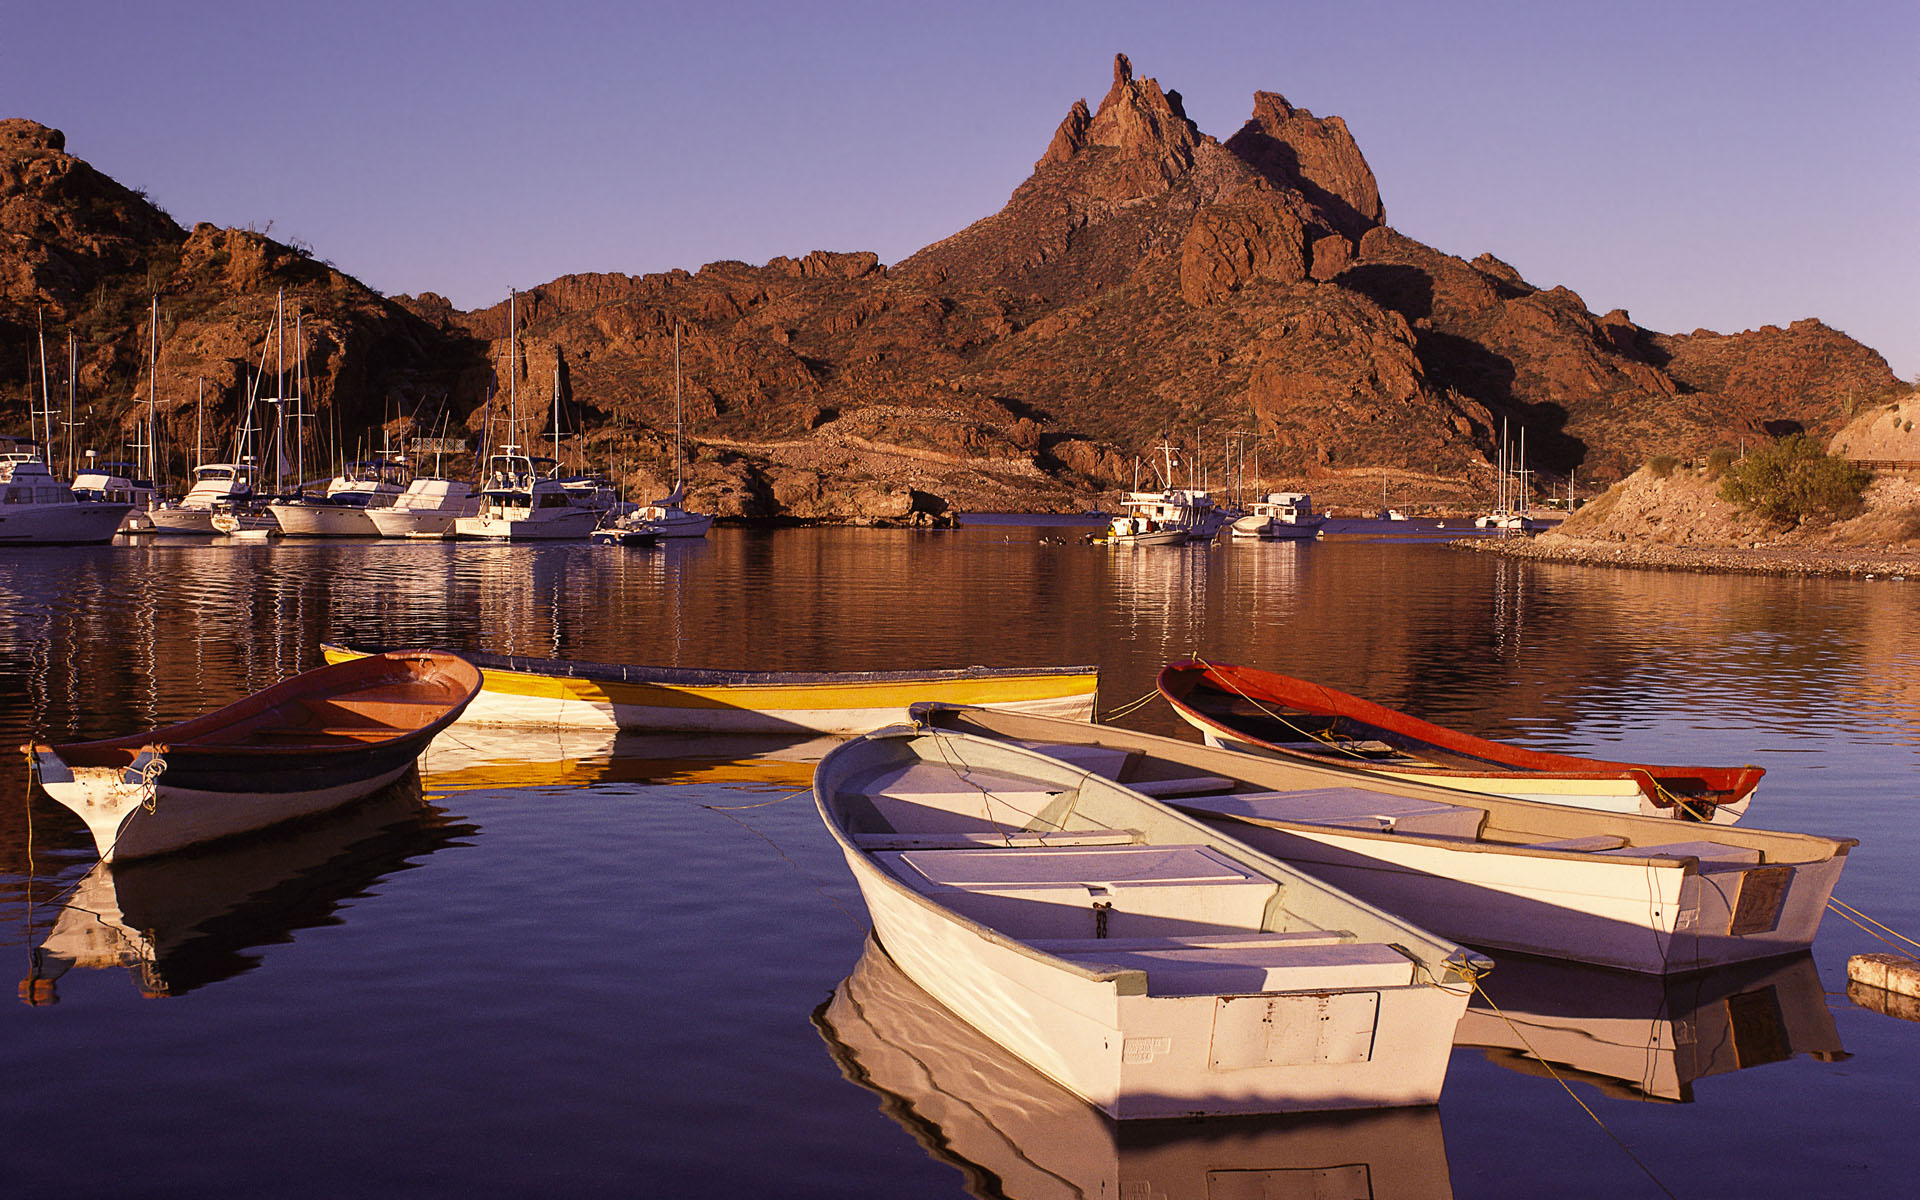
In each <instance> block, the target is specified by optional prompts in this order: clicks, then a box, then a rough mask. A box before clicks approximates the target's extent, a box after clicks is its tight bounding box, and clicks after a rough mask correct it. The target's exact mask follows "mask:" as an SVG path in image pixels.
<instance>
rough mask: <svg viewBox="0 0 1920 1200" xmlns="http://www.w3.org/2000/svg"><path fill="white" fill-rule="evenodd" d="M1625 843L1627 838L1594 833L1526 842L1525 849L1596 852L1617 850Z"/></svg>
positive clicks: (1581, 852)
mask: <svg viewBox="0 0 1920 1200" xmlns="http://www.w3.org/2000/svg"><path fill="white" fill-rule="evenodd" d="M1626 844H1627V839H1625V838H1623V837H1620V836H1618V835H1617V834H1611V833H1595V834H1589V835H1587V836H1586V837H1570V838H1561V839H1560V840H1558V841H1553V842H1527V843H1525V844H1524V847H1523V848H1524V849H1527V850H1567V851H1572V852H1575V853H1579V854H1597V853H1599V852H1601V851H1603V850H1618V849H1620V848H1621V847H1622V846H1625V845H1626Z"/></svg>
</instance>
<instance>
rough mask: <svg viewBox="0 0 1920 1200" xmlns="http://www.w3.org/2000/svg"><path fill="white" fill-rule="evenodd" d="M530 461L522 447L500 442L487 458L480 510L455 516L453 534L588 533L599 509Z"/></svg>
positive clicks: (497, 537)
mask: <svg viewBox="0 0 1920 1200" xmlns="http://www.w3.org/2000/svg"><path fill="white" fill-rule="evenodd" d="M541 461H545V460H541ZM534 463H535V460H534V459H532V458H530V457H528V456H527V455H525V454H522V453H520V447H518V446H502V447H501V448H500V453H498V454H495V455H494V456H493V457H492V458H490V459H488V460H487V473H486V476H485V482H486V486H485V487H484V488H482V489H481V491H480V509H479V511H478V512H477V513H475V514H474V515H473V516H470V517H458V518H456V519H455V520H454V522H453V534H454V536H455V537H461V538H487V539H491V540H493V541H512V542H524V541H559V540H562V539H566V538H580V539H584V538H585V537H586V536H587V535H588V534H589V533H591V532H592V531H593V527H594V526H595V525H596V524H597V523H598V522H599V520H600V510H598V509H595V508H594V507H592V506H591V504H589V503H588V502H587V500H586V498H584V497H583V496H581V495H578V494H576V493H575V492H572V491H569V490H568V488H567V486H566V484H565V482H564V481H562V480H559V479H555V478H554V477H553V476H551V475H548V474H544V473H542V472H541V471H539V470H538V469H536V467H535V465H534Z"/></svg>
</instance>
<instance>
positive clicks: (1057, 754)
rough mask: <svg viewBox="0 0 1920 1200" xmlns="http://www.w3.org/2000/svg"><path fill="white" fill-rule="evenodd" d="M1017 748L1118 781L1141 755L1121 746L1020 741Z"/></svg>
mask: <svg viewBox="0 0 1920 1200" xmlns="http://www.w3.org/2000/svg"><path fill="white" fill-rule="evenodd" d="M1013 744H1014V745H1016V746H1022V747H1025V748H1026V749H1028V750H1037V751H1039V752H1040V753H1041V754H1044V755H1046V756H1047V757H1048V758H1057V759H1059V760H1060V761H1061V762H1063V763H1070V764H1072V765H1073V766H1076V767H1079V768H1080V769H1081V770H1083V771H1086V772H1088V773H1089V774H1093V775H1098V776H1100V777H1101V778H1103V779H1118V778H1119V777H1120V773H1121V772H1122V771H1124V770H1125V769H1126V767H1127V764H1128V763H1129V762H1131V761H1133V760H1134V759H1137V758H1138V757H1139V753H1138V752H1137V751H1134V750H1128V749H1125V748H1123V747H1119V746H1080V745H1073V744H1069V743H1066V742H1035V741H1019V740H1016V741H1015V742H1014V743H1013Z"/></svg>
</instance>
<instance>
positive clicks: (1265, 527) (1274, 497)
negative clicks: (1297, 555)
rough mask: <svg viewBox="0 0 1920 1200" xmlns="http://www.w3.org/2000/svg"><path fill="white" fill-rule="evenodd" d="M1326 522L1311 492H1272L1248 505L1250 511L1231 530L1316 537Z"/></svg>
mask: <svg viewBox="0 0 1920 1200" xmlns="http://www.w3.org/2000/svg"><path fill="white" fill-rule="evenodd" d="M1326 523H1327V518H1326V515H1325V514H1324V513H1317V512H1314V511H1313V498H1312V497H1311V496H1309V495H1308V494H1307V493H1305V492H1268V493H1267V494H1266V495H1265V496H1263V497H1262V498H1260V499H1258V500H1255V501H1254V502H1253V503H1252V504H1250V505H1248V506H1247V515H1246V516H1244V517H1241V518H1240V519H1238V520H1236V521H1235V522H1234V523H1233V525H1232V529H1231V531H1232V534H1233V536H1234V537H1237V538H1264V539H1270V540H1271V539H1279V538H1312V537H1318V536H1319V535H1320V527H1321V526H1322V525H1325V524H1326Z"/></svg>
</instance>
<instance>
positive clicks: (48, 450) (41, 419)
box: [27, 316, 53, 459]
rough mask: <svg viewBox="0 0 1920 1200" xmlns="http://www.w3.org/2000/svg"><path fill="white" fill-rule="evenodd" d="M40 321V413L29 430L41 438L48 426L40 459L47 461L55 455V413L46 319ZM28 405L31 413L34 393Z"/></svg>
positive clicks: (28, 394)
mask: <svg viewBox="0 0 1920 1200" xmlns="http://www.w3.org/2000/svg"><path fill="white" fill-rule="evenodd" d="M40 321H41V324H40V412H39V414H38V415H37V416H36V417H35V419H34V420H33V421H31V422H29V423H28V428H29V432H30V433H31V435H32V436H33V437H35V438H38V437H40V427H41V425H43V424H44V425H45V426H46V442H45V449H43V450H42V452H41V454H40V457H41V458H42V459H47V458H48V457H49V456H50V455H51V454H52V453H53V421H52V419H51V417H52V413H53V396H52V392H51V390H50V388H49V385H48V383H47V326H46V318H45V317H44V316H42V317H41V318H40ZM27 405H28V408H29V411H31V408H32V405H33V393H32V392H31V391H29V392H28V393H27Z"/></svg>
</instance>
